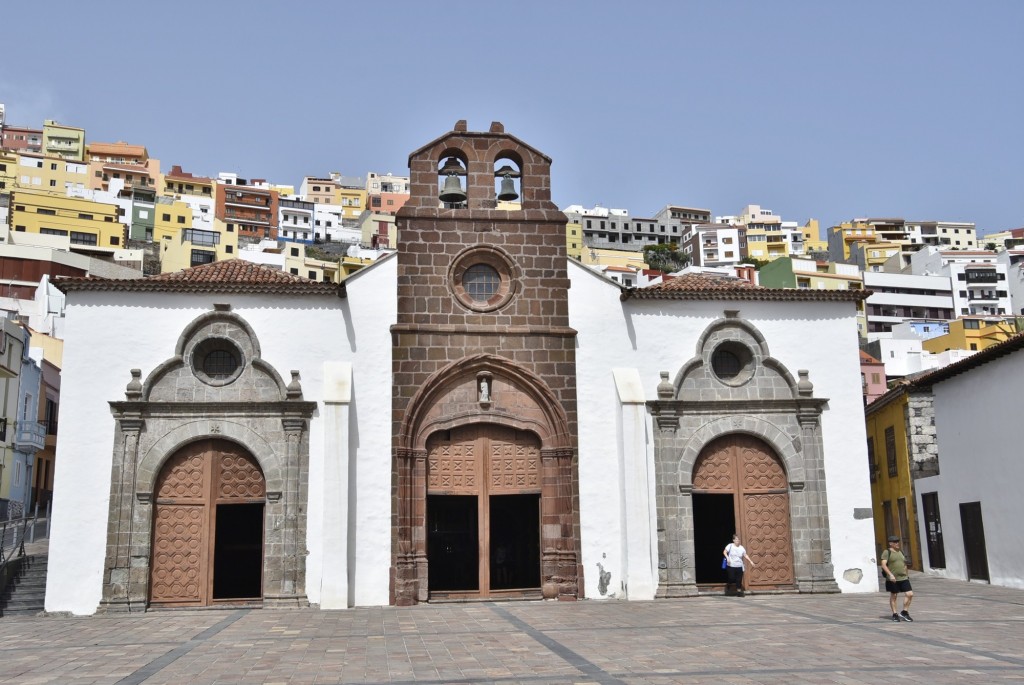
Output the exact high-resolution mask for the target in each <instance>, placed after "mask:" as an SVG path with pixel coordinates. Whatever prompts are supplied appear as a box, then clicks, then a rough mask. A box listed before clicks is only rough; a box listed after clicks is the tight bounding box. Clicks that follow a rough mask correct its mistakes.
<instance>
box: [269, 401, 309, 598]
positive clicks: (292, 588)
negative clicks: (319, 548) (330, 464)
mask: <svg viewBox="0 0 1024 685" xmlns="http://www.w3.org/2000/svg"><path fill="white" fill-rule="evenodd" d="M281 428H282V429H283V431H284V436H285V442H286V446H285V454H286V460H285V464H286V466H285V469H284V472H285V477H284V489H283V491H282V492H281V493H280V499H279V500H278V501H276V502H275V501H274V499H273V493H269V492H268V493H267V507H268V509H270V510H271V511H274V510H276V511H274V514H273V515H274V517H275V519H276V520H277V521H279V522H280V528H279V530H280V538H279V540H278V541H277V545H278V550H277V551H278V552H279V553H277V554H273V553H268V554H267V565H268V568H267V569H266V571H267V574H266V577H265V579H264V595H263V602H264V606H267V607H274V608H280V607H301V606H306V605H307V604H308V600H307V599H306V517H305V512H304V509H305V506H306V502H307V501H308V492H307V490H308V484H307V483H306V481H307V480H308V478H306V477H303V476H308V471H309V463H308V456H307V455H308V450H305V449H303V447H302V443H303V441H304V440H305V439H306V435H305V433H306V419H305V418H304V417H302V416H301V415H298V414H295V415H291V416H288V415H286V416H285V417H284V418H282V419H281ZM269 513H270V512H268V514H269ZM272 544H273V543H271V541H269V540H268V541H267V545H268V547H269V546H271V545H272ZM275 563H276V564H280V566H279V568H269V566H271V565H274V564H275Z"/></svg>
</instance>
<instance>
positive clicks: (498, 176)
mask: <svg viewBox="0 0 1024 685" xmlns="http://www.w3.org/2000/svg"><path fill="white" fill-rule="evenodd" d="M522 168H523V164H522V160H521V159H519V156H518V155H514V154H513V153H511V152H502V153H499V155H498V156H497V158H495V160H494V197H495V198H496V199H497V208H498V209H519V208H520V207H521V200H522V196H523V193H522V178H523V174H522Z"/></svg>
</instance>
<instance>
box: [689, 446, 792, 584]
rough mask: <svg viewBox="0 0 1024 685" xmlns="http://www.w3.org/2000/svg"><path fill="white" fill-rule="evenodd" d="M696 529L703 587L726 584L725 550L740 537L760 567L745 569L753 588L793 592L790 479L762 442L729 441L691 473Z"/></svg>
mask: <svg viewBox="0 0 1024 685" xmlns="http://www.w3.org/2000/svg"><path fill="white" fill-rule="evenodd" d="M693 526H694V557H695V566H696V573H697V583H698V584H699V585H713V584H721V583H723V582H724V580H725V576H724V571H722V570H721V562H722V549H723V548H724V547H725V546H726V545H727V544H728V543H729V541H730V539H731V536H732V534H733V532H738V533H739V535H740V538H741V540H742V543H743V546H744V547H746V548H747V552H748V554H749V555H750V557H751V558H752V559H753V560H754V563H755V564H757V566H755V567H753V568H748V569H747V573H746V578H745V579H744V580H745V582H746V584H747V586H748V587H749V588H751V589H753V590H758V589H762V590H767V589H790V588H793V587H794V586H795V584H794V575H793V534H792V528H791V525H790V516H789V486H788V483H787V481H786V473H785V471H784V470H783V468H782V464H781V463H780V462H779V460H778V458H777V457H776V456H775V453H774V452H773V450H772V449H771V448H770V447H769V446H768V445H766V444H765V443H764V442H762V441H761V440H758V439H756V438H753V437H751V436H749V435H743V434H732V435H726V436H723V437H721V438H718V439H717V440H714V441H713V442H711V443H709V444H708V445H707V446H706V447H705V448H704V449H703V450H702V451H701V454H700V456H699V457H698V458H697V462H696V465H695V466H694V473H693Z"/></svg>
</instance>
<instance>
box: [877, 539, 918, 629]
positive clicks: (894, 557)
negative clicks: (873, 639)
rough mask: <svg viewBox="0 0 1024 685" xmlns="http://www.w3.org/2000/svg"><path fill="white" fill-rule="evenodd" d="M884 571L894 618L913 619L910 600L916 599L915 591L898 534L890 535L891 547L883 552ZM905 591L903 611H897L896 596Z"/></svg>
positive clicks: (895, 619)
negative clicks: (912, 587)
mask: <svg viewBox="0 0 1024 685" xmlns="http://www.w3.org/2000/svg"><path fill="white" fill-rule="evenodd" d="M882 573H884V574H885V589H886V590H888V591H889V608H890V609H892V620H893V621H895V622H896V623H899V622H900V619H903V620H904V621H913V620H914V619H912V618H910V602H911V601H912V600H913V599H914V591H913V589H911V587H910V576H909V575H908V574H907V559H906V557H904V556H903V552H901V551H900V539H899V537H898V536H896V535H890V536H889V549H887V550H885V551H884V552H882ZM901 592H902V593H903V611H901V612H900V613H898V614H897V613H896V596H897V595H898V594H899V593H901Z"/></svg>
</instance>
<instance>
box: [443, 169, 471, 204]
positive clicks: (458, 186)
mask: <svg viewBox="0 0 1024 685" xmlns="http://www.w3.org/2000/svg"><path fill="white" fill-rule="evenodd" d="M438 198H439V199H440V200H441V202H449V203H453V204H455V203H459V202H465V201H466V191H464V190H463V189H462V182H461V181H459V177H458V175H457V174H448V176H447V177H445V179H444V188H442V189H441V194H440V195H439V196H438Z"/></svg>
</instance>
